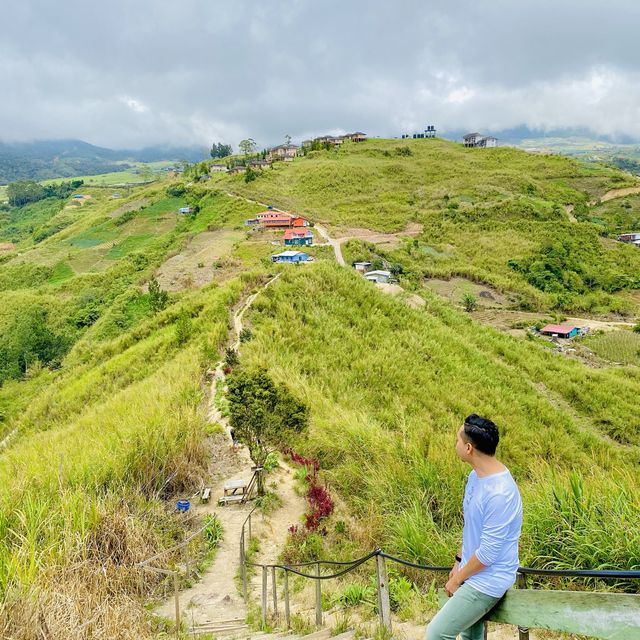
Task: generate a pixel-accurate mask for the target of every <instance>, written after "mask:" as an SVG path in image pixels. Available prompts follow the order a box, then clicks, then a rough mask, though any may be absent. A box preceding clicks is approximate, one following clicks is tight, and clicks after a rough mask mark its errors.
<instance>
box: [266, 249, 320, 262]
mask: <svg viewBox="0 0 640 640" xmlns="http://www.w3.org/2000/svg"><path fill="white" fill-rule="evenodd" d="M310 260H312V258H311V256H310V255H309V254H308V253H305V252H304V251H283V252H282V253H276V254H275V255H273V256H271V262H284V263H287V262H292V263H296V262H309V261H310Z"/></svg>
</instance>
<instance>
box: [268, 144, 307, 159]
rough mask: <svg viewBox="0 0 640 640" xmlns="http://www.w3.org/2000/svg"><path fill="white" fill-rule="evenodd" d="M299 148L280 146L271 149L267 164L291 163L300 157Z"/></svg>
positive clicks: (290, 145)
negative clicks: (282, 161)
mask: <svg viewBox="0 0 640 640" xmlns="http://www.w3.org/2000/svg"><path fill="white" fill-rule="evenodd" d="M298 148H299V147H298V146H297V145H295V144H280V145H278V146H277V147H272V148H271V149H269V151H268V152H267V157H266V160H267V162H273V161H274V160H284V161H285V162H291V161H292V160H293V159H294V158H295V157H296V156H297V155H298Z"/></svg>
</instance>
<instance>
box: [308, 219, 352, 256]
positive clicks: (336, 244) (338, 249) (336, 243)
mask: <svg viewBox="0 0 640 640" xmlns="http://www.w3.org/2000/svg"><path fill="white" fill-rule="evenodd" d="M315 229H316V230H317V231H318V233H319V234H320V235H321V236H322V237H323V238H324V239H325V240H326V241H327V244H330V245H331V246H332V247H333V252H334V253H335V256H336V262H337V263H338V264H339V265H340V266H342V267H344V266H345V261H344V256H343V255H342V246H341V245H342V243H343V242H344V241H345V240H348V238H338V239H336V238H332V237H331V236H330V235H329V232H328V231H327V230H326V229H325V227H323V226H322V225H319V224H317V225H316V226H315Z"/></svg>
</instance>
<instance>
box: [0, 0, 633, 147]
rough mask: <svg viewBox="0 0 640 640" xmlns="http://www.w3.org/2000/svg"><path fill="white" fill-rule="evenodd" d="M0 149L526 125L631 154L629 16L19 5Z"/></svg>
mask: <svg viewBox="0 0 640 640" xmlns="http://www.w3.org/2000/svg"><path fill="white" fill-rule="evenodd" d="M3 16H4V20H3V21H2V23H0V86H1V87H2V100H0V139H33V138H43V137H46V138H55V137H79V138H82V139H85V140H87V141H90V142H94V143H97V144H102V145H105V146H128V147H130V146H137V145H144V144H149V143H155V142H168V143H173V144H185V143H187V144H188V143H195V144H208V143H210V142H211V141H212V140H213V139H221V140H225V141H230V142H232V143H234V144H237V142H238V140H239V139H241V138H242V137H244V136H247V135H251V136H252V137H254V138H255V139H256V140H257V141H258V142H259V143H260V144H262V145H267V144H270V143H274V142H278V141H280V140H281V139H282V137H283V136H284V134H286V133H289V134H291V135H292V136H294V138H301V137H303V136H305V135H310V134H314V133H321V132H325V131H344V130H348V129H361V130H363V131H367V132H368V133H370V134H378V135H398V134H399V133H402V132H403V131H407V130H409V131H410V130H413V129H422V128H423V127H424V125H425V124H431V123H434V124H436V125H437V126H438V127H439V128H440V129H443V128H445V129H460V128H473V129H476V128H478V129H492V130H498V129H501V128H506V127H512V126H517V125H520V124H525V125H529V126H536V127H541V128H554V127H558V126H563V127H567V126H581V127H589V128H591V129H593V130H594V131H597V132H601V133H607V134H614V133H627V134H631V135H636V136H640V118H638V115H639V108H638V105H640V101H639V99H640V89H636V87H637V86H638V83H637V80H638V76H639V74H640V52H639V51H638V50H637V48H636V47H635V44H634V43H635V38H636V35H635V32H636V30H637V27H638V25H639V24H640V5H638V4H637V3H636V2H633V1H632V0H627V1H622V0H614V1H613V2H609V3H607V6H606V11H603V5H602V3H601V2H595V1H592V0H582V1H578V0H558V1H556V2H551V1H550V0H540V1H538V2H534V1H532V0H526V1H525V0H523V1H518V2H513V1H511V0H509V1H507V0H494V1H487V2H477V1H475V2H472V1H470V0H469V1H458V2H444V1H431V2H428V3H426V2H422V1H419V0H398V1H397V2H394V3H391V2H388V1H386V0H385V1H383V0H370V1H366V2H365V1H364V0H352V1H350V2H345V1H344V0H343V1H341V2H339V1H338V0H324V1H317V0H316V1H315V2H313V1H311V0H288V1H285V0H270V1H268V2H262V3H258V2H253V1H250V0H234V1H233V2H224V3H223V2H221V1H219V0H210V1H208V2H203V1H200V0H184V1H183V2H180V3H176V2H168V1H167V0H138V1H136V2H130V1H129V2H126V1H124V0H113V1H112V2H111V3H109V5H104V4H101V5H98V4H97V3H96V4H95V6H94V7H93V10H91V7H88V5H87V3H86V2H84V3H81V2H79V1H78V0H61V2H59V3H51V2H48V1H44V0H24V1H23V2H21V3H12V4H11V5H10V6H7V7H5V8H3Z"/></svg>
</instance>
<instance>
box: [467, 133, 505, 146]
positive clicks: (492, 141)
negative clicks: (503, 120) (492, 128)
mask: <svg viewBox="0 0 640 640" xmlns="http://www.w3.org/2000/svg"><path fill="white" fill-rule="evenodd" d="M462 142H463V144H464V146H465V147H474V148H483V149H484V148H489V147H496V146H498V138H494V137H493V136H483V135H482V134H481V133H478V132H476V133H467V135H466V136H463V137H462Z"/></svg>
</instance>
